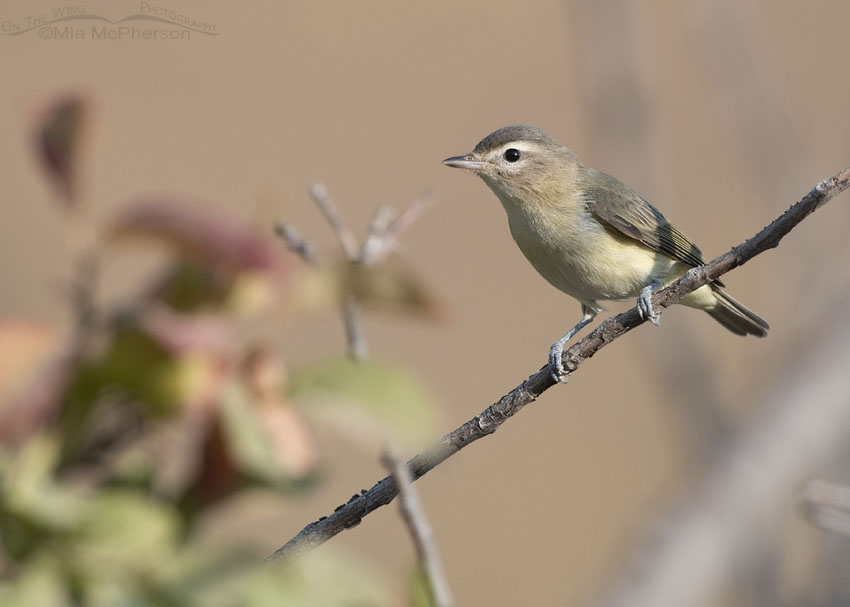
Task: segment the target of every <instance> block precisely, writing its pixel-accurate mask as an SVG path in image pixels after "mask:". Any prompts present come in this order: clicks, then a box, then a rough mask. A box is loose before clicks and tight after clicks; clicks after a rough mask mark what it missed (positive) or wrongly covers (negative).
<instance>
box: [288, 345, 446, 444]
mask: <svg viewBox="0 0 850 607" xmlns="http://www.w3.org/2000/svg"><path fill="white" fill-rule="evenodd" d="M289 389H290V393H291V395H292V397H293V398H295V399H296V400H297V401H298V402H300V403H302V404H306V405H309V406H310V408H309V409H308V410H307V411H309V412H311V413H312V414H313V415H315V416H316V417H318V418H320V419H322V420H328V421H330V422H331V423H333V424H335V425H337V426H338V427H339V428H341V429H342V430H343V431H345V432H346V433H347V434H349V435H351V436H353V437H354V438H362V439H365V440H368V441H369V442H370V443H374V441H375V439H376V438H377V439H378V440H385V439H386V438H387V437H388V436H389V437H391V438H392V439H396V440H401V441H404V442H407V443H412V444H420V443H422V442H424V441H427V440H430V439H431V438H433V434H434V428H435V426H436V419H435V418H436V415H435V411H434V406H433V400H432V399H431V397H430V396H429V395H428V393H427V390H426V389H425V387H424V386H423V385H422V384H421V382H419V380H418V379H417V378H415V377H414V376H412V375H411V374H409V373H407V372H406V371H403V370H401V369H399V368H397V367H395V366H392V365H389V364H387V363H383V362H378V361H375V360H371V359H370V360H364V361H359V362H354V361H352V360H350V359H347V358H346V359H335V360H330V361H326V362H322V363H318V364H313V365H310V366H307V367H304V368H302V369H300V370H296V371H295V372H293V373H292V378H291V380H290V384H289Z"/></svg>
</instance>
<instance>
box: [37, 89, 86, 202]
mask: <svg viewBox="0 0 850 607" xmlns="http://www.w3.org/2000/svg"><path fill="white" fill-rule="evenodd" d="M87 112H88V103H87V101H86V100H85V98H84V97H83V96H81V95H76V94H72V95H68V96H66V97H62V98H59V99H57V100H56V101H55V102H53V103H52V104H51V105H49V106H48V107H47V108H46V109H45V110H44V111H43V112H41V115H40V117H39V118H38V123H37V124H36V134H35V139H36V149H37V152H38V156H39V160H40V161H41V165H42V168H43V169H44V171H45V172H46V173H47V175H48V177H49V178H50V179H51V180H52V181H53V182H54V184H55V185H56V188H57V190H58V191H59V194H60V195H61V197H62V199H63V200H62V201H63V202H64V203H65V205H66V206H67V207H71V206H73V205H74V204H75V202H76V194H77V191H76V188H77V181H78V176H77V165H78V161H79V154H80V147H81V140H82V138H83V132H84V130H85V123H86V114H87Z"/></svg>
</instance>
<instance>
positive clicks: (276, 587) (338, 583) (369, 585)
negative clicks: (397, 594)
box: [245, 550, 393, 607]
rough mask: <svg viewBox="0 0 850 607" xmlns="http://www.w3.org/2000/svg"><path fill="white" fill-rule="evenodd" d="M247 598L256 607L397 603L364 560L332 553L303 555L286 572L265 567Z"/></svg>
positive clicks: (376, 605)
mask: <svg viewBox="0 0 850 607" xmlns="http://www.w3.org/2000/svg"><path fill="white" fill-rule="evenodd" d="M246 599H247V600H246V601H245V603H246V604H248V605H252V606H255V607H276V606H277V605H334V606H351V607H368V606H374V607H380V606H383V605H392V604H393V601H392V600H391V595H390V593H389V591H388V589H387V588H386V584H385V583H384V581H383V580H382V579H381V578H380V577H379V576H378V574H377V573H376V572H375V570H374V569H373V568H372V567H369V566H368V565H367V564H366V563H365V562H364V559H363V558H362V557H360V556H358V557H357V558H356V559H355V558H354V557H351V556H344V555H341V554H338V553H334V552H333V551H331V550H322V551H320V552H311V553H308V554H304V555H301V556H299V557H298V560H296V561H295V562H293V563H291V564H290V565H288V566H287V567H286V568H285V569H281V568H279V567H274V566H269V567H265V568H264V569H263V570H262V571H259V572H258V575H257V578H256V580H255V581H254V582H253V583H252V584H251V586H250V588H249V594H248V595H247V597H246Z"/></svg>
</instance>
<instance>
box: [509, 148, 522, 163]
mask: <svg viewBox="0 0 850 607" xmlns="http://www.w3.org/2000/svg"><path fill="white" fill-rule="evenodd" d="M519 157H520V153H519V150H518V149H516V148H509V149H507V150H505V160H507V161H508V162H517V161H518V160H519Z"/></svg>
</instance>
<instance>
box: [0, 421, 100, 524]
mask: <svg viewBox="0 0 850 607" xmlns="http://www.w3.org/2000/svg"><path fill="white" fill-rule="evenodd" d="M58 457H59V441H58V440H57V439H56V438H55V437H52V436H48V435H45V434H40V435H37V436H35V437H34V438H32V439H30V440H29V441H27V442H26V443H25V444H24V446H23V448H22V449H21V450H20V451H19V452H18V453H17V454H16V455H15V456H14V457H9V458H8V459H6V460H5V461H4V462H3V468H2V472H3V474H2V483H3V484H2V487H3V492H2V497H3V504H4V507H5V508H7V509H8V510H9V511H11V512H16V513H19V514H21V515H23V516H25V517H26V518H27V519H29V520H31V521H34V522H35V523H36V524H39V525H44V526H47V527H55V528H64V527H68V526H70V525H72V524H73V523H74V521H76V520H77V517H78V516H79V514H80V512H81V508H82V507H83V501H82V499H81V498H79V497H77V496H75V495H73V494H72V493H71V492H70V491H68V490H67V489H65V488H63V487H62V486H60V485H58V484H57V483H56V482H55V480H54V473H55V470H56V464H57V462H58Z"/></svg>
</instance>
